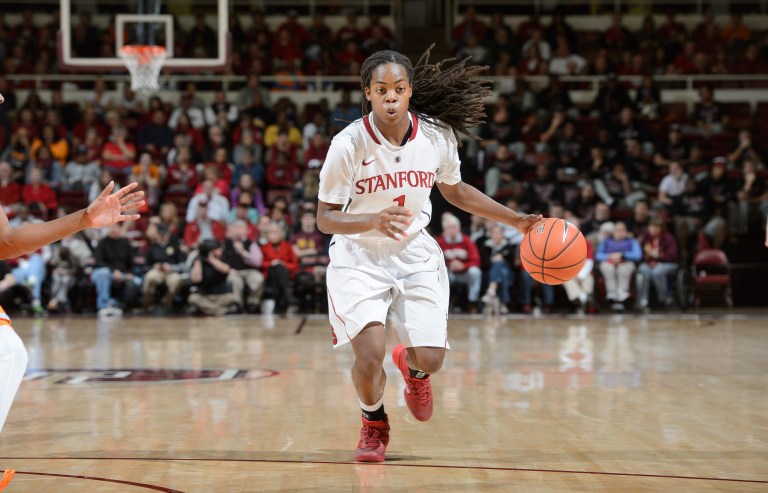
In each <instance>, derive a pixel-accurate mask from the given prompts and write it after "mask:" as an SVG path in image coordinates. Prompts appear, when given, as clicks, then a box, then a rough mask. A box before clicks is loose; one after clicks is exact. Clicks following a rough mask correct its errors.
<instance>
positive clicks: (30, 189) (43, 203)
mask: <svg viewBox="0 0 768 493" xmlns="http://www.w3.org/2000/svg"><path fill="white" fill-rule="evenodd" d="M21 196H22V198H23V200H24V203H25V204H27V205H32V204H39V205H40V207H41V209H42V210H43V212H44V214H45V215H46V216H47V215H48V214H49V213H51V212H52V211H55V210H56V208H57V207H58V206H59V200H58V199H57V198H56V192H54V191H53V189H52V188H51V187H49V186H48V185H47V184H45V183H43V172H42V171H40V169H38V168H33V169H32V170H30V172H29V183H27V184H26V185H24V188H22V190H21Z"/></svg>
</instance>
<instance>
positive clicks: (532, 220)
mask: <svg viewBox="0 0 768 493" xmlns="http://www.w3.org/2000/svg"><path fill="white" fill-rule="evenodd" d="M542 218H543V216H542V215H541V214H528V215H527V216H520V218H519V220H518V221H517V224H514V226H515V228H517V230H518V231H520V232H521V233H523V234H526V233H527V232H528V230H529V229H531V228H532V227H533V225H534V224H536V223H537V222H539V221H541V220H542Z"/></svg>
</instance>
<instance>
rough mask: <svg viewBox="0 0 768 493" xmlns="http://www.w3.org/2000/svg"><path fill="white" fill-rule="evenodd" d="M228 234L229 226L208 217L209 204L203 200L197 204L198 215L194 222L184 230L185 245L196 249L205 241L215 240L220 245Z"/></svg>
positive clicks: (188, 224)
mask: <svg viewBox="0 0 768 493" xmlns="http://www.w3.org/2000/svg"><path fill="white" fill-rule="evenodd" d="M226 234H227V226H226V225H225V224H224V223H223V222H221V221H214V220H212V219H210V218H209V217H208V202H207V201H205V200H201V201H199V202H198V203H197V214H196V215H195V218H194V220H193V221H189V222H188V223H187V225H186V227H185V228H184V243H185V244H186V245H187V246H189V247H191V248H196V247H197V246H198V245H200V243H202V242H203V241H205V240H209V239H214V240H216V241H218V242H219V243H221V242H223V241H224V238H225V236H226Z"/></svg>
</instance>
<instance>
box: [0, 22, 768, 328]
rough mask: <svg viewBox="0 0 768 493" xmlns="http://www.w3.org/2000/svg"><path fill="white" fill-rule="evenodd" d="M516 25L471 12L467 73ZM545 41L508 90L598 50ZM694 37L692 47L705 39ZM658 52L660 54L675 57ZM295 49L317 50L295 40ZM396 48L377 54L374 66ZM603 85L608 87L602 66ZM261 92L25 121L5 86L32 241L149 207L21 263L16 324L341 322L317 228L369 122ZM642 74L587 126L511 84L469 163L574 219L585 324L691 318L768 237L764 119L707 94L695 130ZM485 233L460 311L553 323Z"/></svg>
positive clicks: (9, 270)
mask: <svg viewBox="0 0 768 493" xmlns="http://www.w3.org/2000/svg"><path fill="white" fill-rule="evenodd" d="M260 15H261V14H259V13H256V14H255V16H256V17H258V16H260ZM289 17H290V16H289ZM262 20H263V19H262ZM498 20H499V17H494V27H495V28H488V27H483V24H482V23H479V22H478V21H476V20H473V18H472V11H471V9H468V11H467V19H466V20H465V21H463V22H462V24H460V25H459V26H457V29H456V30H455V31H454V35H455V39H456V41H457V52H462V50H466V49H467V48H468V47H471V49H472V51H477V52H480V51H482V50H479V48H481V47H483V45H482V44H480V43H479V42H478V40H480V39H483V40H486V39H488V38H487V35H488V34H487V33H488V32H493V33H494V39H496V38H498V37H499V36H501V37H502V38H503V37H504V34H501V33H502V32H504V30H505V28H504V26H502V25H499V24H498ZM619 20H620V19H619ZM673 20H674V18H671V21H673ZM535 21H536V18H535V17H534V18H532V19H531V20H530V21H528V22H525V23H522V24H521V25H520V26H517V29H516V30H515V31H513V30H511V29H509V32H508V35H509V37H508V38H507V41H506V44H505V45H504V46H505V47H500V46H496V47H495V48H492V49H491V48H489V49H488V52H489V53H495V54H496V55H498V56H499V58H498V59H494V58H493V57H492V58H491V59H489V61H490V62H491V63H493V66H494V70H497V69H498V66H499V64H501V65H503V64H504V63H507V66H508V67H509V68H510V69H512V68H515V70H516V68H517V67H519V62H518V63H512V62H514V61H515V58H513V57H514V56H517V55H515V53H518V48H515V49H514V50H513V49H512V48H510V47H513V46H519V50H524V48H523V47H524V46H527V47H528V51H525V52H524V51H520V52H519V53H520V56H521V57H522V56H523V53H526V59H528V58H529V57H528V55H529V54H530V52H535V53H536V56H542V55H543V54H544V53H546V52H547V51H548V49H547V48H546V45H547V43H548V41H547V39H549V38H550V37H551V35H552V33H553V32H554V33H555V39H558V38H562V39H560V41H559V44H555V46H556V48H555V49H550V50H549V51H550V52H551V53H552V54H553V56H556V54H557V53H558V52H562V43H563V42H565V41H567V42H568V43H570V42H576V41H577V40H579V41H580V40H581V38H580V37H576V36H572V35H570V34H568V33H569V32H571V30H570V29H569V28H568V27H567V23H565V19H564V18H563V17H562V16H560V17H559V18H558V16H555V18H554V20H553V26H554V27H552V26H549V27H542V26H538V25H537V24H535ZM671 21H670V22H671ZM293 22H294V24H295V20H294V21H293ZM705 22H706V21H705ZM0 24H2V22H0ZM352 24H356V20H355V18H354V17H353V18H351V20H350V26H348V29H346V30H344V29H343V30H342V31H346V32H347V33H348V34H345V35H344V36H342V35H341V32H339V33H336V34H335V35H334V34H332V33H329V39H330V40H333V39H336V38H339V39H345V40H346V41H347V42H346V43H345V44H343V46H346V47H347V48H348V49H350V50H352V45H354V46H366V44H365V43H363V42H361V39H363V41H364V40H365V39H367V38H359V37H356V35H354V32H353V31H355V30H353V29H352V28H351V26H352ZM254 25H259V24H258V23H254ZM287 25H288V26H291V25H292V24H291V21H290V20H289V22H288V23H287ZM526 26H527V27H526ZM537 26H538V27H537ZM662 28H664V26H662ZM14 29H16V28H14ZM669 29H671V28H667V30H669ZM732 30H733V29H732ZM613 31H616V32H613ZM736 31H739V30H738V29H737V30H736ZM249 32H250V31H247V32H246V33H245V34H244V36H246V37H245V38H244V39H247V37H248V36H250V34H248V33H249ZM280 32H289V28H285V30H283V31H280V30H278V33H280ZM355 32H359V31H355ZM521 32H522V33H525V35H524V36H523V37H522V38H520V33H521ZM609 32H613V34H611V35H608V33H609ZM618 32H624V30H616V29H613V30H611V29H609V31H606V34H605V36H604V37H605V38H606V41H605V43H606V46H605V47H604V48H601V50H603V52H604V56H605V57H606V58H605V59H604V60H603V62H600V63H599V64H598V65H601V64H602V65H601V66H603V65H604V67H603V68H605V67H609V69H612V68H610V63H608V62H610V60H612V57H613V56H615V54H616V53H619V54H621V53H623V51H622V49H623V48H622V47H625V46H626V47H629V46H633V48H632V49H634V47H635V46H641V45H643V43H641V42H640V41H639V40H640V38H641V37H640V36H639V35H633V34H632V33H628V34H626V38H625V39H624V41H623V42H622V43H618V44H617V41H616V40H615V39H614V38H616V37H617V36H618ZM674 32H676V33H678V34H680V33H681V32H682V34H681V35H684V36H688V35H687V34H686V33H685V30H684V29H683V30H682V31H680V29H678V30H677V31H674ZM722 32H727V31H726V29H725V28H724V29H723V30H722ZM278 33H276V35H278V37H284V36H282V35H279V34H278ZM350 33H351V34H350ZM467 33H470V34H469V35H467ZM481 33H484V36H480V34H481ZM313 36H315V37H311V38H307V39H310V40H311V39H315V38H316V35H313ZM347 36H348V37H347ZM361 36H362V35H361ZM718 36H721V35H718ZM473 37H474V38H475V39H474V40H472V38H473ZM732 37H733V38H734V39H733V40H731V41H729V43H728V44H724V45H723V46H726V47H727V53H730V54H732V56H734V57H739V56H741V54H743V53H745V52H747V51H749V48H748V47H749V46H751V45H750V44H749V43H747V44H746V45H744V46H743V48H744V49H743V50H742V49H736V46H737V43H739V42H740V41H738V40H739V39H741V37H739V36H732ZM650 38H653V39H646V42H647V43H651V42H655V43H660V42H662V41H661V40H662V39H663V38H662V37H659V36H657V37H653V36H650ZM6 39H7V38H6ZM190 39H195V37H194V36H193V37H191V38H190ZM268 39H273V38H268ZM288 39H289V40H291V39H303V38H301V37H299V36H298V35H295V33H293V34H291V35H289V36H288ZM630 39H632V40H633V41H632V42H631V43H630V42H629V40H630ZM672 39H677V40H680V39H682V38H680V36H679V35H678V36H672ZM718 39H725V38H723V37H722V36H721V37H718ZM750 39H751V38H750ZM521 41H525V42H522V43H521ZM723 42H724V43H725V41H723ZM745 42H746V41H745ZM306 43H309V44H307V45H302V46H303V48H304V49H306V47H307V46H309V45H311V41H306ZM684 44H685V43H684ZM334 45H335V46H339V45H337V44H335V43H334V42H333V41H331V45H330V46H331V48H330V49H333V46H334ZM377 46H378V45H373V47H371V45H370V44H368V47H367V48H364V49H361V51H360V56H365V53H366V52H367V51H366V50H368V51H370V50H372V49H377V48H376V47H377ZM738 46H741V45H738ZM694 48H695V47H694ZM627 49H629V48H627ZM638 49H641V48H638ZM643 49H644V48H643ZM665 49H666V47H665ZM617 50H618V51H617ZM13 51H14V50H13V49H12V50H11V52H13ZM352 51H354V50H352ZM320 52H321V53H324V51H323V49H321V50H320ZM573 52H574V53H576V52H578V50H574V51H573ZM302 53H304V52H302ZM328 53H332V52H328ZM637 53H640V52H634V51H633V52H632V54H633V56H632V57H630V58H634V55H636V54H637ZM496 55H492V56H496ZM694 55H695V49H694ZM324 56H333V57H338V56H340V55H339V54H338V53H337V52H334V53H333V54H331V55H324ZM273 58H274V56H272V55H270V59H273ZM342 58H343V57H342ZM505 58H509V60H508V62H505ZM6 59H7V58H6ZM256 59H257V58H252V59H251V60H256ZM301 59H302V60H305V58H303V57H301ZM352 59H355V60H357V59H356V58H355V57H351V58H350V60H352ZM763 59H764V58H763ZM350 60H348V63H357V61H354V62H353V61H350ZM259 63H260V62H259ZM345 63H346V62H345ZM321 65H324V64H321ZM331 65H336V66H339V65H341V64H338V63H336V64H331ZM550 65H551V64H550ZM565 65H566V66H568V67H570V66H571V65H572V64H570V63H566V64H565ZM576 65H579V64H576ZM584 65H585V67H586V68H585V70H591V69H590V67H591V66H592V65H594V63H592V62H587V63H585V64H584ZM671 65H674V63H672V64H671ZM640 66H644V67H645V65H643V64H640ZM669 66H670V65H668V67H667V68H669ZM324 69H330V67H329V66H325V67H324ZM616 69H617V70H618V68H616ZM355 70H356V71H358V70H359V66H358V67H357V68H356V69H355ZM601 70H603V69H601ZM258 72H259V71H252V70H250V69H248V70H246V73H249V74H250V75H249V76H248V80H247V83H246V85H245V86H244V87H243V88H242V89H240V90H238V91H235V92H232V93H224V92H221V91H219V92H216V93H215V94H214V96H213V98H212V101H211V102H210V103H209V104H206V103H203V101H202V98H201V97H200V94H199V93H198V91H197V87H196V85H195V84H194V83H190V84H189V85H187V86H186V87H185V88H184V90H183V92H182V93H181V94H180V99H179V103H178V104H175V105H174V104H171V103H170V101H168V100H164V99H163V98H161V97H160V96H154V97H152V98H151V99H149V100H148V101H147V102H146V104H145V102H144V101H141V100H140V99H139V98H137V97H136V96H135V95H134V94H133V93H132V92H131V91H130V89H129V88H125V89H124V90H122V91H120V92H115V91H110V90H109V89H108V87H107V85H106V84H105V83H104V82H103V81H101V80H96V81H95V83H94V87H93V91H92V92H91V93H90V94H89V96H88V97H87V99H86V100H84V101H81V102H78V103H64V102H63V100H64V98H63V97H62V90H61V89H59V88H53V89H51V90H50V91H49V94H50V98H46V100H45V101H44V100H43V99H42V98H41V97H40V96H39V95H38V94H37V93H36V92H35V91H28V92H27V95H26V96H25V97H24V100H23V101H21V100H17V95H16V93H15V92H14V87H13V85H12V84H9V83H8V79H7V78H3V77H0V93H2V94H3V95H4V96H5V99H6V103H5V104H4V105H3V106H2V107H0V205H2V207H3V208H4V210H5V211H6V213H7V214H8V216H9V217H10V218H11V221H12V222H13V224H21V223H23V222H25V221H39V220H43V219H50V218H54V217H57V216H59V215H61V214H64V213H65V212H67V211H71V210H73V209H76V208H81V207H83V206H85V205H86V204H87V203H88V201H89V200H92V199H93V198H94V197H95V196H96V195H97V194H98V193H99V192H100V191H101V189H102V188H103V187H104V186H105V185H106V184H108V183H109V182H110V181H111V180H116V182H117V183H118V184H125V183H126V182H128V181H137V182H139V183H140V184H141V187H142V188H143V189H144V190H145V191H146V193H147V204H146V206H145V208H144V210H143V211H142V213H143V215H142V219H141V220H140V221H137V222H134V223H129V224H122V225H119V226H114V227H111V228H108V229H106V230H104V231H92V232H88V233H81V234H78V235H74V236H73V237H70V238H66V239H65V240H63V241H61V242H59V243H57V244H55V245H52V246H51V247H46V248H43V249H41V250H40V251H38V252H33V253H32V254H30V255H27V256H26V257H24V258H22V259H19V260H17V261H12V262H9V263H3V264H2V265H1V266H0V302H2V303H8V304H12V303H13V302H14V300H19V299H25V300H27V301H28V303H29V306H30V307H31V309H32V310H33V311H35V312H36V313H43V312H45V311H49V312H62V311H88V310H92V309H93V307H95V308H96V310H97V311H98V313H99V314H100V315H103V316H116V315H120V314H121V313H122V311H123V310H126V309H130V310H142V311H148V312H151V313H155V312H158V313H160V312H162V313H165V312H172V313H177V312H182V311H187V312H190V313H202V314H209V315H222V314H227V313H242V312H250V313H256V312H261V313H269V312H272V311H275V312H278V313H281V312H286V311H290V310H297V309H298V310H305V311H322V310H324V309H325V306H324V305H325V303H326V297H325V294H324V293H325V289H324V275H325V267H326V265H327V263H328V257H327V244H328V238H327V237H325V236H324V235H322V234H320V233H319V231H318V230H317V228H316V225H315V211H316V201H317V192H318V183H319V172H320V169H321V167H322V166H323V162H324V160H325V156H326V153H327V151H328V147H329V145H330V140H331V138H332V137H333V135H335V134H336V133H337V132H338V131H339V130H340V129H342V128H343V127H344V126H345V125H347V124H348V122H350V121H354V120H355V119H356V118H359V117H360V116H361V114H360V108H359V106H358V105H357V104H355V103H353V102H352V98H351V94H350V92H349V91H347V90H344V91H343V93H342V95H341V101H340V103H339V104H338V105H336V106H335V107H331V106H330V105H329V104H328V103H327V101H326V100H320V101H318V102H317V103H313V104H308V105H307V106H306V107H305V108H298V107H297V106H296V104H295V103H294V102H293V101H292V100H291V99H289V98H288V97H285V96H284V95H283V94H281V93H280V92H279V90H275V89H280V87H268V86H266V85H265V84H263V83H262V82H261V81H260V78H259V75H258ZM497 72H498V70H497ZM504 73H507V72H506V71H505V72H504ZM509 73H510V74H512V73H514V74H515V75H517V72H514V71H513V72H509ZM544 73H547V72H544ZM619 73H625V72H621V71H620V70H619ZM641 73H642V74H644V75H646V77H644V78H643V81H642V84H641V85H639V86H638V87H627V86H626V85H624V84H623V83H622V82H621V81H620V80H619V79H618V77H617V76H616V74H615V73H613V72H599V73H597V74H598V75H601V74H604V75H605V77H604V82H602V83H601V87H600V90H599V91H598V93H597V94H596V97H595V99H594V100H593V101H592V102H591V104H589V105H575V104H574V103H573V102H572V101H571V98H570V95H569V88H568V87H566V86H565V85H564V84H563V83H561V82H560V81H559V80H558V78H557V77H556V76H555V77H552V78H551V79H550V80H549V81H548V82H546V83H540V84H539V83H537V84H528V83H526V82H525V80H524V79H521V78H519V77H514V78H513V77H510V78H509V79H507V81H508V82H510V83H511V84H504V83H502V84H500V87H499V88H498V91H497V96H498V97H497V99H496V101H495V102H494V103H493V104H489V106H488V119H487V124H486V125H484V126H483V127H481V128H479V129H478V133H479V134H480V135H481V137H482V138H483V140H482V142H480V143H479V144H474V143H470V142H468V145H465V146H464V147H462V148H461V153H462V159H463V166H462V170H463V174H464V177H465V180H466V181H468V182H470V183H474V184H476V185H477V186H478V187H479V188H481V189H484V191H485V192H486V193H487V194H488V195H489V196H491V197H493V198H495V199H496V200H498V201H500V202H502V203H505V204H507V205H508V206H510V207H512V208H513V209H516V210H522V211H527V212H542V213H544V214H545V215H547V216H551V217H562V218H565V219H568V220H569V221H571V222H573V223H574V224H576V225H578V226H579V227H580V228H581V230H582V232H583V233H584V234H585V236H587V238H588V239H589V243H590V247H589V253H588V258H589V260H588V262H587V263H586V265H585V268H584V270H583V271H582V273H580V274H579V276H577V278H575V279H574V280H572V281H570V282H569V283H566V284H565V286H564V288H565V290H564V293H565V294H566V295H567V302H570V303H571V304H572V305H573V308H574V309H578V310H589V309H592V308H594V307H595V306H596V305H598V304H600V303H603V304H604V306H608V307H610V308H612V309H615V310H623V309H625V307H626V306H627V304H628V302H629V300H630V299H631V298H633V297H634V299H635V301H636V302H637V304H638V306H639V307H640V308H642V309H647V307H648V306H650V305H653V304H657V305H659V306H662V307H666V306H670V305H672V303H673V300H672V296H671V293H670V290H669V283H668V282H665V281H666V280H667V279H668V277H669V276H670V275H672V274H673V273H674V272H675V271H676V270H677V269H678V268H680V267H684V266H686V265H688V264H690V262H691V258H692V256H693V255H694V254H695V252H696V251H697V250H698V249H700V248H702V247H703V246H705V245H711V246H713V247H715V248H727V247H728V246H729V245H732V244H735V243H738V242H739V241H740V240H741V239H743V238H744V237H745V235H747V234H750V232H752V231H753V230H754V227H755V225H756V224H760V225H763V224H765V221H766V219H767V218H768V189H767V188H766V172H765V166H764V162H763V156H765V155H766V149H765V148H763V147H760V146H761V145H764V143H765V142H768V137H767V136H766V133H765V130H766V129H768V127H766V126H765V125H762V122H763V121H764V120H765V119H761V118H759V108H760V106H758V117H757V118H754V119H753V115H752V114H751V113H749V117H748V118H745V117H744V115H743V114H741V113H737V112H736V111H735V109H736V107H734V106H733V105H726V104H724V103H722V102H719V101H717V99H716V98H715V94H714V92H713V90H712V88H710V87H709V86H701V87H700V88H699V102H698V103H696V105H695V107H694V108H693V111H692V112H690V113H688V112H685V111H682V112H680V111H677V112H674V113H673V112H670V111H669V107H668V105H665V104H663V103H662V101H661V98H660V92H661V91H660V89H659V88H658V87H657V86H656V84H655V82H654V79H653V78H652V77H650V75H651V74H652V73H655V72H653V71H644V72H641ZM664 73H666V69H665V72H664ZM633 93H634V94H635V95H634V97H632V94H633ZM754 135H757V137H753V136H754ZM438 217H439V216H438ZM464 226H465V227H464V228H462V224H461V220H460V219H459V218H457V217H455V216H453V215H445V216H443V217H442V221H439V220H438V221H436V224H434V225H433V228H432V232H433V233H434V234H435V235H436V236H437V237H438V241H439V243H440V244H441V246H442V247H443V249H444V251H445V252H446V262H447V267H448V269H449V271H450V277H451V282H452V284H453V285H454V288H455V289H454V293H456V295H455V296H456V300H455V301H456V303H455V306H457V307H459V306H463V308H466V309H468V310H473V311H474V310H480V309H482V308H483V307H491V308H492V309H494V310H498V311H499V312H500V313H504V312H506V311H509V310H520V311H522V312H532V311H534V310H535V309H536V307H537V306H540V308H541V309H542V310H550V309H552V307H553V305H554V304H555V302H556V294H557V293H558V292H559V291H558V289H559V288H554V287H552V286H547V285H539V284H538V283H537V282H536V281H534V280H533V279H532V278H531V277H530V276H529V275H527V274H526V273H525V271H524V270H521V269H520V267H519V261H518V260H517V258H518V257H517V255H516V249H517V246H518V245H519V242H520V240H521V236H520V235H519V233H517V232H516V231H515V230H514V229H512V228H508V227H503V226H501V225H498V224H493V223H489V222H486V221H483V220H481V219H479V218H471V221H470V222H469V223H466V224H465V225H464ZM439 230H442V233H441V234H439V233H440V231H439ZM635 280H639V281H640V282H637V283H634V284H633V281H635ZM596 281H600V282H596ZM652 290H653V292H654V293H655V295H656V296H655V298H654V297H653V296H651V294H652ZM567 302H566V303H567Z"/></svg>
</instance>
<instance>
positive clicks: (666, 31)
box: [659, 10, 686, 42]
mask: <svg viewBox="0 0 768 493" xmlns="http://www.w3.org/2000/svg"><path fill="white" fill-rule="evenodd" d="M675 15H676V14H675V11H674V10H669V11H667V21H666V22H665V23H664V24H662V25H661V26H659V38H661V40H662V41H663V42H669V41H674V40H675V39H677V35H678V34H679V33H683V34H686V30H685V26H684V25H683V24H681V23H680V22H677V21H676V20H675Z"/></svg>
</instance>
